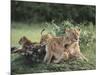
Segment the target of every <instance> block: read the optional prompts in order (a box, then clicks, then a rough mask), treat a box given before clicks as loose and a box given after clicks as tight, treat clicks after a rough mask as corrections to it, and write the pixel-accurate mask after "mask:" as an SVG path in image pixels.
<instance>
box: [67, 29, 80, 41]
mask: <svg viewBox="0 0 100 75" xmlns="http://www.w3.org/2000/svg"><path fill="white" fill-rule="evenodd" d="M65 32H66V34H67V36H68V37H69V38H70V39H71V40H72V41H73V42H77V41H79V38H80V29H77V28H75V29H66V30H65Z"/></svg>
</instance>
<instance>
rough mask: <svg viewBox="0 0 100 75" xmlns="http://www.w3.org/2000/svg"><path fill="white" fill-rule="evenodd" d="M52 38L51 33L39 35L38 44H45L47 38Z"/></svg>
mask: <svg viewBox="0 0 100 75" xmlns="http://www.w3.org/2000/svg"><path fill="white" fill-rule="evenodd" d="M51 38H52V35H51V34H44V35H42V36H41V39H40V44H41V45H46V44H47V43H48V41H49V39H51Z"/></svg>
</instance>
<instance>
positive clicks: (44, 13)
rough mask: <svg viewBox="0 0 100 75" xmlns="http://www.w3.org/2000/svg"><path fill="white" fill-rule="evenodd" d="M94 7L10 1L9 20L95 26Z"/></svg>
mask: <svg viewBox="0 0 100 75" xmlns="http://www.w3.org/2000/svg"><path fill="white" fill-rule="evenodd" d="M95 9H96V6H92V5H74V4H57V3H43V2H42V3H40V2H23V1H11V19H12V20H13V21H23V22H28V23H31V22H44V21H47V22H51V21H52V20H55V21H56V22H61V21H63V20H71V21H73V22H74V23H81V22H93V23H94V24H95V14H96V10H95Z"/></svg>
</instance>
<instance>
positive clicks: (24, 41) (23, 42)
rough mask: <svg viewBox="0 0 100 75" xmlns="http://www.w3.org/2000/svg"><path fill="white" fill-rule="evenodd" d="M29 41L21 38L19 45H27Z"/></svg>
mask: <svg viewBox="0 0 100 75" xmlns="http://www.w3.org/2000/svg"><path fill="white" fill-rule="evenodd" d="M27 41H28V39H27V38H26V37H25V36H23V37H21V38H20V40H19V42H18V43H19V44H20V45H23V44H25V43H26V42H27Z"/></svg>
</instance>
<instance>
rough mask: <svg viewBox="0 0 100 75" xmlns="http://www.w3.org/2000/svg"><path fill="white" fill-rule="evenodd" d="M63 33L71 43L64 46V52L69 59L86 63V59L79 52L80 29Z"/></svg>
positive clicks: (67, 30)
mask: <svg viewBox="0 0 100 75" xmlns="http://www.w3.org/2000/svg"><path fill="white" fill-rule="evenodd" d="M65 32H66V33H67V34H68V36H69V37H70V38H71V41H73V43H71V44H69V45H67V46H66V50H67V51H68V52H69V54H70V55H69V57H70V58H73V57H75V58H79V59H82V60H83V59H84V60H86V61H88V59H87V58H86V57H85V56H84V55H83V54H82V53H81V52H80V45H79V38H80V29H66V30H65Z"/></svg>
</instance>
